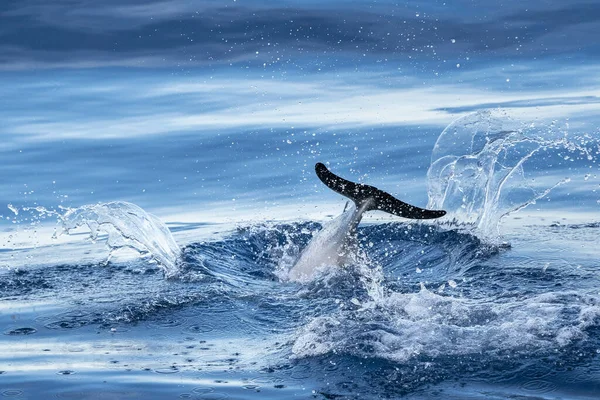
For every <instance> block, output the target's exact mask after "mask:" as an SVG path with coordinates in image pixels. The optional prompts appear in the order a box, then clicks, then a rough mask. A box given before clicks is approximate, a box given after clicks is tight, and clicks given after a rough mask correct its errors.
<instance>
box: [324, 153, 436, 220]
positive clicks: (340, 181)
mask: <svg viewBox="0 0 600 400" xmlns="http://www.w3.org/2000/svg"><path fill="white" fill-rule="evenodd" d="M315 171H316V173H317V176H318V177H319V179H320V180H321V182H323V183H324V184H325V185H326V186H327V187H329V188H330V189H331V190H333V191H334V192H337V193H339V194H341V195H343V196H346V197H348V198H349V199H351V200H352V201H354V202H355V203H356V206H357V207H360V206H362V205H365V204H367V209H366V210H365V211H368V210H381V211H385V212H387V213H390V214H394V215H397V216H399V217H404V218H411V219H432V218H439V217H443V216H444V215H446V211H443V210H426V209H424V208H419V207H416V206H412V205H410V204H407V203H405V202H403V201H400V200H398V199H397V198H395V197H394V196H392V195H391V194H389V193H386V192H384V191H383V190H379V189H377V188H376V187H374V186H369V185H363V184H361V183H354V182H350V181H349V180H346V179H344V178H342V177H339V176H337V175H336V174H334V173H333V172H331V171H330V170H329V169H327V167H326V166H325V164H323V163H317V164H316V165H315Z"/></svg>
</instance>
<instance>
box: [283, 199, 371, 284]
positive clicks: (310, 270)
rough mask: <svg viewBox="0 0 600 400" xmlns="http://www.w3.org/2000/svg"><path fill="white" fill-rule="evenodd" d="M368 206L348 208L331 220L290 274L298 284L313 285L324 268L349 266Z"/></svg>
mask: <svg viewBox="0 0 600 400" xmlns="http://www.w3.org/2000/svg"><path fill="white" fill-rule="evenodd" d="M366 209H367V205H366V204H365V205H363V206H361V207H360V208H357V207H356V206H355V205H352V206H351V207H348V209H347V210H346V211H344V212H343V213H342V214H341V215H339V216H338V217H336V218H335V219H333V220H331V221H329V222H328V223H327V224H325V225H324V226H323V229H321V230H320V231H319V232H317V234H316V235H315V236H314V237H313V238H312V240H311V241H310V243H308V245H307V246H306V248H305V249H304V250H303V251H302V253H301V254H300V257H299V258H298V260H297V261H296V263H295V264H294V266H293V267H292V269H291V270H290V272H289V273H288V278H289V280H291V281H296V282H309V281H311V280H313V278H314V275H315V273H316V272H317V271H319V270H320V269H323V268H324V267H328V266H340V265H343V264H346V263H347V262H348V261H349V259H348V257H349V256H350V253H349V252H350V251H352V246H350V244H351V243H352V241H353V239H354V238H353V236H354V232H355V230H356V227H357V226H358V224H359V223H360V220H361V219H362V216H363V214H364V212H365V210H366Z"/></svg>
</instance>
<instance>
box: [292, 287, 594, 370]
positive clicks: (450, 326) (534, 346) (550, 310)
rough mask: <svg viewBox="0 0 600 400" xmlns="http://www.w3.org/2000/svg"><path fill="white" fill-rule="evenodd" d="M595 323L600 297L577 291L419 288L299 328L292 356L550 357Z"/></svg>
mask: <svg viewBox="0 0 600 400" xmlns="http://www.w3.org/2000/svg"><path fill="white" fill-rule="evenodd" d="M575 298H578V299H580V301H579V302H577V303H575V302H574V299H575ZM571 302H573V303H574V304H570V303H571ZM599 323H600V304H599V301H598V298H595V297H585V296H584V297H582V296H581V295H577V294H576V293H571V294H569V293H562V294H561V293H558V294H542V295H537V296H532V297H529V298H521V299H514V300H510V301H507V300H506V299H504V301H502V300H498V301H476V300H470V299H466V298H456V297H449V296H442V295H438V294H435V293H433V292H430V291H429V290H427V289H426V288H424V287H422V288H421V290H420V291H419V292H417V293H408V294H407V293H405V294H402V293H392V294H391V295H389V296H387V297H385V298H384V299H381V300H378V301H372V302H368V303H365V304H363V305H362V307H360V308H358V309H356V310H354V311H344V312H340V313H338V314H337V315H333V316H321V317H317V318H315V319H313V320H312V321H311V322H310V323H308V324H307V325H306V326H305V327H304V328H302V329H301V330H300V332H299V334H298V336H297V338H296V339H295V342H294V345H293V348H292V351H293V354H294V355H295V356H296V357H300V358H302V357H312V356H319V355H324V354H328V353H335V354H349V355H353V356H359V357H367V358H381V359H385V360H389V361H393V362H398V363H405V362H408V361H410V360H412V359H414V360H421V361H428V362H435V361H436V360H438V361H440V362H441V361H442V360H444V359H446V358H447V357H449V356H450V357H468V356H470V355H481V354H485V356H486V357H485V359H486V360H493V359H501V358H502V357H505V356H507V355H511V356H514V355H518V354H527V355H531V354H532V353H536V352H539V353H544V352H551V351H553V349H557V348H562V347H565V346H567V345H569V344H571V343H572V342H573V341H576V340H579V339H582V338H584V337H585V336H586V330H587V329H588V328H589V327H591V326H597V325H598V324H599Z"/></svg>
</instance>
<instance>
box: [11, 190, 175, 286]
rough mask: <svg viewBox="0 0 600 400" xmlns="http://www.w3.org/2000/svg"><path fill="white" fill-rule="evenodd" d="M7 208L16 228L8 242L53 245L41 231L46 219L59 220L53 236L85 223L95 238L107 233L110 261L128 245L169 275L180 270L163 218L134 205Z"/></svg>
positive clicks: (26, 244) (35, 245)
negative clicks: (10, 212) (11, 213)
mask: <svg viewBox="0 0 600 400" xmlns="http://www.w3.org/2000/svg"><path fill="white" fill-rule="evenodd" d="M8 208H9V209H10V210H11V211H12V212H13V214H14V215H15V217H14V218H13V219H12V222H13V223H15V227H16V229H15V230H14V231H13V232H12V233H11V235H9V237H8V239H7V241H17V242H18V243H19V246H18V247H20V248H22V249H30V248H38V246H39V245H40V240H42V243H44V242H46V243H45V244H50V243H51V242H50V237H48V238H47V239H48V240H45V239H44V236H43V235H42V236H41V237H40V235H39V231H40V230H41V232H44V230H43V229H42V227H43V224H44V221H45V220H47V219H56V223H57V226H56V227H55V228H54V233H53V234H52V239H58V237H59V236H61V235H64V234H66V235H70V234H73V232H72V231H73V230H75V229H77V228H79V227H83V226H85V227H87V228H88V229H89V230H90V236H89V237H90V239H91V240H92V241H96V240H97V239H104V236H103V235H102V236H101V234H106V235H107V239H106V245H107V246H108V248H109V250H110V253H109V255H108V259H107V262H108V261H109V260H110V259H111V257H112V256H113V255H114V253H115V252H117V251H118V250H119V249H122V248H129V249H132V250H135V251H136V252H138V253H139V254H141V255H142V256H145V257H147V258H149V259H150V260H151V261H152V262H155V263H157V264H158V265H159V267H160V268H161V269H162V270H163V272H164V274H165V276H166V277H173V276H176V275H177V274H178V273H179V263H180V253H181V250H180V248H179V246H178V245H177V243H176V242H175V240H174V239H173V236H172V235H171V232H170V231H169V229H168V228H167V226H166V225H165V224H164V223H163V222H162V221H161V220H160V219H158V218H157V217H155V216H154V215H152V214H149V213H147V212H146V211H144V210H143V209H141V208H140V207H138V206H137V205H135V204H132V203H127V202H124V201H114V202H110V203H99V204H93V205H84V206H82V207H79V208H66V207H62V206H59V207H58V209H48V208H46V207H43V206H39V205H37V206H29V207H20V208H17V207H16V206H13V205H8ZM52 242H54V241H52Z"/></svg>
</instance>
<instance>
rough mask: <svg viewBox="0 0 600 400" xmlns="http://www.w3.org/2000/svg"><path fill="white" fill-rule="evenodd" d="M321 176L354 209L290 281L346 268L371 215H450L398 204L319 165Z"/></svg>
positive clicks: (329, 228)
mask: <svg viewBox="0 0 600 400" xmlns="http://www.w3.org/2000/svg"><path fill="white" fill-rule="evenodd" d="M315 172H316V173H317V176H318V177H319V179H320V180H321V182H323V183H324V184H325V185H326V186H327V187H328V188H330V189H331V190H333V191H334V192H337V193H339V194H341V195H343V196H346V197H348V198H349V199H350V200H352V201H353V202H354V205H353V206H352V207H350V208H349V209H347V210H346V209H345V210H344V212H343V213H342V214H341V215H340V216H338V217H337V218H335V219H334V220H332V221H331V222H330V223H328V224H326V225H325V226H324V227H323V229H321V231H319V232H318V233H317V235H315V236H314V237H313V238H312V240H311V241H310V243H309V244H308V245H307V246H306V248H305V249H304V250H303V251H302V253H301V254H300V256H299V257H298V259H297V261H296V262H295V263H294V265H293V267H292V268H291V269H290V271H289V272H288V279H289V280H291V281H297V282H308V281H310V280H312V279H313V275H314V273H315V271H316V270H317V269H318V268H319V267H323V266H329V265H338V266H339V265H342V264H344V263H345V262H346V260H347V259H348V255H349V252H350V250H351V248H352V246H350V244H351V243H352V242H353V238H354V237H355V233H356V227H357V226H358V224H359V223H360V220H361V219H362V216H363V214H364V213H365V212H367V211H372V210H380V211H385V212H387V213H389V214H393V215H397V216H399V217H404V218H410V219H432V218H440V217H443V216H444V215H446V211H443V210H426V209H424V208H419V207H416V206H412V205H410V204H407V203H404V202H403V201H400V200H398V199H397V198H395V197H394V196H392V195H391V194H389V193H386V192H384V191H383V190H379V189H377V188H376V187H374V186H369V185H363V184H361V183H355V182H351V181H349V180H346V179H344V178H342V177H340V176H337V175H336V174H334V173H333V172H331V171H330V170H329V169H328V168H327V167H326V166H325V164H323V163H317V164H316V165H315Z"/></svg>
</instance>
